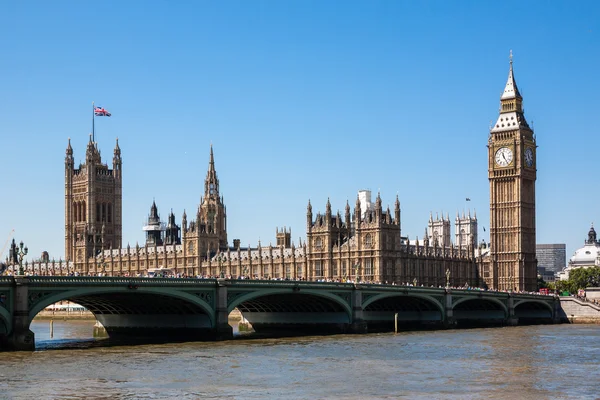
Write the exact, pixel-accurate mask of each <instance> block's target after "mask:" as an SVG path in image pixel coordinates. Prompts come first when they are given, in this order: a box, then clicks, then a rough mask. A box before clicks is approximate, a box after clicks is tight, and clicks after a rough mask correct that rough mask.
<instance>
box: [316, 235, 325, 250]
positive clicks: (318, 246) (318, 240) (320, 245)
mask: <svg viewBox="0 0 600 400" xmlns="http://www.w3.org/2000/svg"><path fill="white" fill-rule="evenodd" d="M315 248H316V249H317V250H321V249H322V248H323V238H320V237H318V238H316V239H315Z"/></svg>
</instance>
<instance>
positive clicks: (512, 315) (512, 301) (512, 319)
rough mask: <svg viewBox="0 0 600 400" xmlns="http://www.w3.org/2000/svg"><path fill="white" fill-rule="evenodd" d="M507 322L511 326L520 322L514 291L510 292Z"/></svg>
mask: <svg viewBox="0 0 600 400" xmlns="http://www.w3.org/2000/svg"><path fill="white" fill-rule="evenodd" d="M506 324H507V325H510V326H516V325H518V324H519V318H517V317H516V316H515V299H514V297H513V294H512V293H509V294H508V318H506Z"/></svg>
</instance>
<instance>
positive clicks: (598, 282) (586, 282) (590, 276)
mask: <svg viewBox="0 0 600 400" xmlns="http://www.w3.org/2000/svg"><path fill="white" fill-rule="evenodd" d="M599 286H600V267H591V268H577V269H574V270H572V271H571V273H570V274H569V279H568V280H566V281H557V282H556V289H557V290H558V291H559V292H564V291H568V292H571V293H577V290H578V289H585V288H587V287H599Z"/></svg>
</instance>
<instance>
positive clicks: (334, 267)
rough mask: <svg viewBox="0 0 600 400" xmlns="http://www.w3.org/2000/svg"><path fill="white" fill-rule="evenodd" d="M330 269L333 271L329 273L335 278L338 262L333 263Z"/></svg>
mask: <svg viewBox="0 0 600 400" xmlns="http://www.w3.org/2000/svg"><path fill="white" fill-rule="evenodd" d="M331 268H332V269H333V271H331V274H332V275H333V276H334V277H335V276H337V274H338V262H337V261H334V262H333V265H332V266H331Z"/></svg>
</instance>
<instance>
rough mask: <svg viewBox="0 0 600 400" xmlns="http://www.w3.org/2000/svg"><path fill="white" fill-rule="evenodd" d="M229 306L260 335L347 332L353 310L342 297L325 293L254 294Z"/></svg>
mask: <svg viewBox="0 0 600 400" xmlns="http://www.w3.org/2000/svg"><path fill="white" fill-rule="evenodd" d="M236 300H237V301H235V302H233V303H231V304H230V305H229V310H233V308H235V307H237V309H238V310H239V311H240V312H241V313H242V316H243V317H244V318H245V319H246V320H247V321H248V322H249V323H250V324H251V325H252V327H253V328H254V330H255V331H256V332H257V333H264V334H269V333H277V334H278V335H281V334H286V335H302V334H312V333H315V334H316V333H319V334H327V333H344V332H347V331H348V327H349V325H350V323H351V309H350V307H349V305H348V304H347V303H346V302H345V301H344V300H343V299H341V298H337V296H335V295H329V296H327V295H325V294H323V293H307V291H303V292H295V293H289V292H286V293H269V294H251V295H246V296H244V298H240V299H236Z"/></svg>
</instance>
